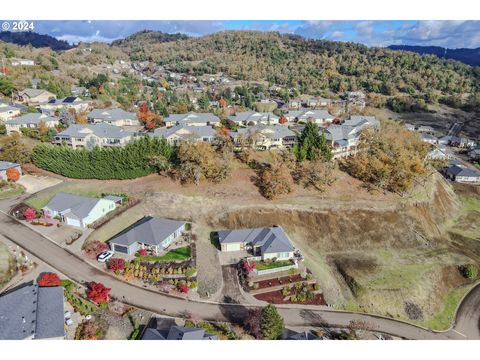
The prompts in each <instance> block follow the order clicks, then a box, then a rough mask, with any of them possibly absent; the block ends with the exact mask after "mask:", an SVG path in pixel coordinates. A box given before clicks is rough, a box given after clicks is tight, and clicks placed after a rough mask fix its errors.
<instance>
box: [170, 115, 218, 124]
mask: <svg viewBox="0 0 480 360" xmlns="http://www.w3.org/2000/svg"><path fill="white" fill-rule="evenodd" d="M164 122H165V126H167V127H170V126H175V125H179V124H183V125H187V126H219V125H220V118H219V117H218V116H216V115H214V114H212V113H195V112H189V113H186V114H170V115H169V116H168V117H166V118H165V119H164Z"/></svg>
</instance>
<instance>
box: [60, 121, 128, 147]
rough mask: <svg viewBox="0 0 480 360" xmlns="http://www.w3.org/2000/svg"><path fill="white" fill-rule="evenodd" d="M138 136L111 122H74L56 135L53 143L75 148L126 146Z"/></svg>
mask: <svg viewBox="0 0 480 360" xmlns="http://www.w3.org/2000/svg"><path fill="white" fill-rule="evenodd" d="M135 138H136V133H134V132H132V131H127V130H125V129H123V128H121V127H119V126H115V125H110V124H88V125H82V124H72V125H70V126H69V127H68V128H67V129H66V130H64V131H62V132H60V133H58V134H57V135H55V137H54V139H53V141H52V142H53V143H54V144H57V145H62V144H65V145H67V146H71V147H72V148H74V149H77V148H85V149H93V148H94V147H96V146H98V147H114V146H124V145H126V144H128V143H129V142H130V141H132V140H134V139H135Z"/></svg>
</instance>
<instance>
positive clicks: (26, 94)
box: [13, 89, 57, 105]
mask: <svg viewBox="0 0 480 360" xmlns="http://www.w3.org/2000/svg"><path fill="white" fill-rule="evenodd" d="M56 98H57V96H56V95H55V94H52V93H51V92H50V91H47V90H42V89H25V90H22V91H17V92H14V93H13V99H14V100H15V101H17V102H20V103H25V104H28V105H35V104H40V103H43V102H47V101H49V100H51V99H56Z"/></svg>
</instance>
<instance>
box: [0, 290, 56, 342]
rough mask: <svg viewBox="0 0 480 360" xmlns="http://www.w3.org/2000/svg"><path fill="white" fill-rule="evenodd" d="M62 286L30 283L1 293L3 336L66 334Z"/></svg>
mask: <svg viewBox="0 0 480 360" xmlns="http://www.w3.org/2000/svg"><path fill="white" fill-rule="evenodd" d="M63 302H64V300H63V287H61V286H59V287H49V288H40V287H38V285H34V284H30V285H26V286H23V287H21V288H19V289H16V290H14V291H10V292H8V293H7V294H5V295H2V296H0V339H1V340H22V339H25V338H29V337H34V338H36V339H44V338H51V337H61V336H65V328H64V323H63V321H64V320H63V311H64V307H63Z"/></svg>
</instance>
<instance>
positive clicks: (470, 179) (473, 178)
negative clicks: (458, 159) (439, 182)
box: [445, 165, 480, 184]
mask: <svg viewBox="0 0 480 360" xmlns="http://www.w3.org/2000/svg"><path fill="white" fill-rule="evenodd" d="M445 175H446V177H447V178H449V179H450V180H452V181H455V182H460V183H468V184H479V183H480V172H479V171H477V170H472V169H468V168H466V167H464V166H459V165H452V166H449V167H448V168H447V169H446V171H445Z"/></svg>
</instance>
